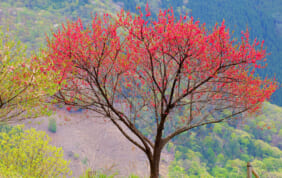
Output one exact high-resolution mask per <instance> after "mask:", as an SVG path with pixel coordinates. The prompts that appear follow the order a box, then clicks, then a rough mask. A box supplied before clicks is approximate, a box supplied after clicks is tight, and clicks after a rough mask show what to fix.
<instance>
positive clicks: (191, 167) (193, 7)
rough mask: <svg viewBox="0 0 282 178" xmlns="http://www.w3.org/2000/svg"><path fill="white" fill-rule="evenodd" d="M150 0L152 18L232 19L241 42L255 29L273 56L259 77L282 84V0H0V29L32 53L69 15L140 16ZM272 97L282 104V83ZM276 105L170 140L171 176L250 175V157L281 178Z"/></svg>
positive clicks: (280, 111) (280, 115)
mask: <svg viewBox="0 0 282 178" xmlns="http://www.w3.org/2000/svg"><path fill="white" fill-rule="evenodd" d="M113 2H114V3H113ZM147 2H148V4H149V6H150V9H151V11H152V12H153V17H156V16H157V13H158V12H159V9H167V8H170V7H173V9H174V13H175V14H176V16H177V17H179V16H180V15H188V16H193V17H194V19H196V20H199V21H200V23H205V24H206V26H207V27H208V28H212V27H213V26H214V24H216V23H217V22H218V23H221V22H222V20H225V24H226V25H227V27H228V28H229V29H230V31H234V33H233V37H234V38H238V39H240V35H241V31H242V30H243V31H245V30H246V29H247V28H248V30H249V32H250V37H251V39H255V38H257V39H258V40H264V41H265V46H266V47H267V52H268V53H271V54H270V55H269V56H268V57H267V59H268V60H267V66H266V67H265V68H264V69H261V70H257V74H259V75H260V76H262V77H266V76H268V77H273V76H275V77H276V79H277V80H278V82H280V83H282V58H281V56H282V45H281V44H282V12H281V9H282V1H281V0H268V1H265V0H234V1H227V0H208V1H207V0H174V1H173V0H162V1H160V0H151V1H147V0H113V1H112V0H45V1H43V0H33V1H30V0H1V2H0V26H1V28H2V29H4V30H9V29H10V30H9V31H13V33H14V34H15V35H16V36H18V38H19V40H21V41H22V42H24V43H25V44H26V46H27V48H28V51H31V50H32V49H39V48H40V47H43V46H44V43H45V41H46V40H45V39H46V35H47V36H49V35H50V34H51V32H52V30H55V29H56V28H58V27H59V26H60V24H61V23H64V22H66V21H67V20H74V19H76V18H77V17H78V16H79V17H80V18H81V19H82V21H84V22H89V21H91V18H92V15H94V14H101V13H113V12H116V11H118V10H119V9H121V8H124V9H125V10H128V11H130V12H133V13H136V12H137V9H136V7H137V6H140V7H141V8H142V9H143V10H144V9H145V6H146V3H147ZM8 27H9V29H8ZM270 102H271V103H273V104H276V105H279V106H282V88H280V89H278V90H277V91H276V92H275V93H274V95H273V96H272V98H271V101H270ZM273 104H270V103H265V105H264V106H263V109H262V111H261V113H259V114H258V116H248V117H246V118H243V119H241V120H237V121H234V122H231V123H228V122H226V123H221V124H215V125H207V126H203V127H200V128H196V129H193V130H191V131H189V132H187V133H185V134H182V135H181V136H179V137H177V138H176V139H174V140H173V141H172V142H171V143H169V144H168V145H167V150H168V151H169V152H170V153H171V154H174V161H173V162H172V163H171V165H170V168H169V174H170V177H180V176H183V177H185V176H186V177H188V175H189V177H246V164H247V162H248V161H250V162H252V165H253V166H254V167H255V169H256V170H257V172H258V173H259V174H260V175H266V177H282V130H281V128H282V124H281V119H282V108H281V107H278V106H276V105H273ZM226 112H228V111H226ZM247 118H248V119H247ZM140 127H142V125H141V126H140ZM146 129H148V128H146V127H145V126H143V127H142V130H143V131H144V132H145V133H146ZM0 130H1V129H0Z"/></svg>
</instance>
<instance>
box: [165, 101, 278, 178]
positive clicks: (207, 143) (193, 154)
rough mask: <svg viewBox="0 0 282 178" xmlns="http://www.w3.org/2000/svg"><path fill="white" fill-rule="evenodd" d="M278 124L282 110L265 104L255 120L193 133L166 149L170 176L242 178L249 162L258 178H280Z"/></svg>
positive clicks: (249, 119) (208, 128) (247, 119)
mask: <svg viewBox="0 0 282 178" xmlns="http://www.w3.org/2000/svg"><path fill="white" fill-rule="evenodd" d="M281 120H282V108H281V107H278V106H275V105H272V104H269V103H265V104H264V106H263V109H262V113H260V114H259V115H258V116H256V117H248V118H245V119H243V120H238V121H236V122H233V123H221V124H214V125H208V126H204V127H200V128H197V129H193V130H191V131H189V132H187V133H185V134H183V135H181V136H179V137H178V138H176V139H175V140H174V141H173V143H170V144H169V145H168V150H170V151H171V153H175V157H174V158H175V160H174V162H173V163H172V165H171V166H170V173H171V175H176V174H185V175H189V176H192V175H194V176H196V177H197V176H199V175H202V176H207V177H208V176H210V177H230V178H231V177H246V165H247V162H248V161H250V162H252V164H253V166H254V168H255V170H256V171H257V172H258V173H259V175H261V176H262V175H264V176H265V177H282V174H281V173H282V169H281V168H282V144H281V143H282V129H281V128H282V124H281ZM192 177H193V176H192Z"/></svg>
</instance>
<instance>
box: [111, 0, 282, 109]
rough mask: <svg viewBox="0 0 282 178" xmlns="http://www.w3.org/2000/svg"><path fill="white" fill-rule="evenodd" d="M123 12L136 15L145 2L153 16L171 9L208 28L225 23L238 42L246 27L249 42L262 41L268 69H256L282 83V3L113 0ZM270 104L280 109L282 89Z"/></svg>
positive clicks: (277, 0)
mask: <svg viewBox="0 0 282 178" xmlns="http://www.w3.org/2000/svg"><path fill="white" fill-rule="evenodd" d="M114 2H116V3H119V4H122V5H123V7H124V8H125V9H126V10H130V11H131V12H136V6H141V7H143V9H144V7H145V5H146V3H147V2H148V3H149V5H150V8H151V10H152V11H153V12H154V13H155V16H156V14H157V13H158V10H159V8H161V9H167V8H170V7H173V9H174V13H175V14H176V16H179V15H180V14H182V15H185V14H188V15H189V16H193V17H194V19H196V20H199V21H200V23H205V24H206V26H207V27H209V28H211V27H213V26H214V25H215V24H216V23H221V22H222V20H223V19H224V20H225V24H226V26H227V27H228V28H229V29H230V32H232V31H234V34H233V37H234V38H238V39H240V35H241V31H242V30H244V31H245V30H246V29H247V28H248V30H249V32H250V37H251V39H253V40H254V39H255V38H256V37H257V39H258V40H260V41H261V40H264V41H265V46H266V47H267V52H268V53H271V54H270V55H269V56H268V57H267V59H268V60H267V64H268V66H267V67H266V68H265V69H263V70H257V72H258V74H259V75H260V76H262V77H266V76H269V77H270V76H276V78H277V80H278V81H279V82H280V83H282V11H281V9H282V1H281V0H267V1H265V0H233V1H228V0H177V1H175V0H151V1H147V0H114ZM271 102H272V103H275V104H278V105H280V106H282V89H279V90H277V92H275V93H274V95H273V96H272V98H271Z"/></svg>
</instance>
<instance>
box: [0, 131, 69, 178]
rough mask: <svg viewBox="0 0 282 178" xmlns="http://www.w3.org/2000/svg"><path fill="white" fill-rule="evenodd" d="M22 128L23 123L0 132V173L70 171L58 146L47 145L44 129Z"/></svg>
mask: <svg viewBox="0 0 282 178" xmlns="http://www.w3.org/2000/svg"><path fill="white" fill-rule="evenodd" d="M23 129H24V127H23V126H15V127H13V128H12V129H10V130H9V131H8V132H0V158H1V159H0V175H1V176H4V177H24V178H37V177H46V178H47V177H58V176H60V177H66V176H67V175H71V171H70V169H69V168H68V165H69V162H68V161H66V160H64V158H63V150H62V148H57V147H55V146H52V145H50V144H49V142H50V138H49V137H48V135H46V133H45V132H42V131H36V130H35V129H28V130H23ZM1 176H0V177H1Z"/></svg>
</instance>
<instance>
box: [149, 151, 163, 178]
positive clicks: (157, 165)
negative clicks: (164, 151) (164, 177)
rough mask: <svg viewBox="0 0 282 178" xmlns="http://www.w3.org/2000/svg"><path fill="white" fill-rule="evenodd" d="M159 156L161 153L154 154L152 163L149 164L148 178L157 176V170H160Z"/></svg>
mask: <svg viewBox="0 0 282 178" xmlns="http://www.w3.org/2000/svg"><path fill="white" fill-rule="evenodd" d="M160 158H161V155H160V154H159V155H154V159H153V161H152V163H151V164H150V169H151V170H150V171H151V172H150V178H159V172H160V169H159V168H160Z"/></svg>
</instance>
